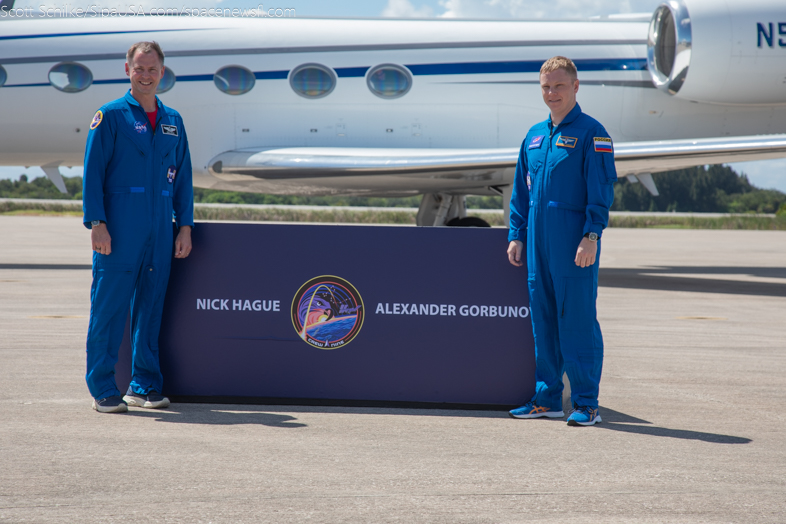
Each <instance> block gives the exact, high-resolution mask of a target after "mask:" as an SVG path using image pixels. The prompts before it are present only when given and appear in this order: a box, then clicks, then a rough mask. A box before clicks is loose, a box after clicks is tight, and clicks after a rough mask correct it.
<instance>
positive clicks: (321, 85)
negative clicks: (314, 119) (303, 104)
mask: <svg viewBox="0 0 786 524" xmlns="http://www.w3.org/2000/svg"><path fill="white" fill-rule="evenodd" d="M289 85H290V86H292V89H293V90H294V91H295V93H297V94H299V95H300V96H302V97H305V98H322V97H323V96H327V95H329V94H330V93H331V92H332V91H333V89H335V87H336V74H335V73H334V72H333V70H332V69H330V68H329V67H326V66H323V65H320V64H303V65H301V66H298V67H296V68H295V69H294V70H293V71H292V73H291V74H290V75H289Z"/></svg>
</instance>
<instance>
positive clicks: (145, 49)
mask: <svg viewBox="0 0 786 524" xmlns="http://www.w3.org/2000/svg"><path fill="white" fill-rule="evenodd" d="M137 51H139V52H140V53H155V54H157V55H158V59H159V60H160V61H161V65H164V52H163V51H162V50H161V46H160V45H158V42H137V43H136V44H134V45H132V46H131V47H130V48H129V49H128V53H126V63H127V64H128V65H131V63H132V62H133V60H134V55H135V54H136V52H137Z"/></svg>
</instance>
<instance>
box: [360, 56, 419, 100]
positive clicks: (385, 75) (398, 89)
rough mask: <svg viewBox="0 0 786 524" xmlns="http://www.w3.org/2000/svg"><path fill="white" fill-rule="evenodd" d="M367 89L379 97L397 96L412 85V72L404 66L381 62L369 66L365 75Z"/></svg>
mask: <svg viewBox="0 0 786 524" xmlns="http://www.w3.org/2000/svg"><path fill="white" fill-rule="evenodd" d="M366 83H367V84H368V88H369V90H371V92H372V93H374V94H375V95H377V96H378V97H380V98H388V99H390V98H398V97H401V96H404V95H406V94H407V92H408V91H409V90H410V88H411V87H412V74H411V73H410V72H409V70H408V69H406V68H405V67H402V66H399V65H395V64H382V65H378V66H376V67H373V68H371V70H369V72H368V74H367V75H366Z"/></svg>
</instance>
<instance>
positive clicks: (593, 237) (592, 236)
mask: <svg viewBox="0 0 786 524" xmlns="http://www.w3.org/2000/svg"><path fill="white" fill-rule="evenodd" d="M584 236H585V237H587V238H588V239H589V241H590V242H597V240H598V234H597V233H587V234H586V235H584Z"/></svg>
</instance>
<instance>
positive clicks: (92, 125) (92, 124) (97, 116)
mask: <svg viewBox="0 0 786 524" xmlns="http://www.w3.org/2000/svg"><path fill="white" fill-rule="evenodd" d="M103 119H104V113H102V112H101V110H100V109H99V110H98V111H96V114H95V116H94V117H93V121H92V122H90V129H91V130H92V129H95V128H97V127H98V125H99V124H100V123H101V121H102V120H103Z"/></svg>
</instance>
